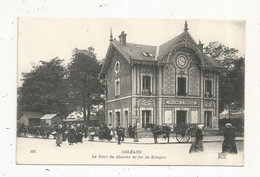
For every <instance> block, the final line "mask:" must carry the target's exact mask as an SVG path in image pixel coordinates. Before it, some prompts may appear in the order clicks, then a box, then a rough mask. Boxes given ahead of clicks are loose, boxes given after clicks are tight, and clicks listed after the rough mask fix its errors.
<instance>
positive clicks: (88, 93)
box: [68, 47, 104, 123]
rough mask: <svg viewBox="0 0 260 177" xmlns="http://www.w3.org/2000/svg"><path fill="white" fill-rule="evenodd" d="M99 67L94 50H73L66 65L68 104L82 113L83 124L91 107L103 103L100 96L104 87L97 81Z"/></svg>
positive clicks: (90, 48)
mask: <svg viewBox="0 0 260 177" xmlns="http://www.w3.org/2000/svg"><path fill="white" fill-rule="evenodd" d="M100 69H101V65H100V64H99V62H98V60H97V59H96V54H95V53H94V48H93V47H89V48H88V49H87V50H79V49H74V50H73V56H72V60H71V62H70V63H69V65H68V73H69V75H68V82H69V89H70V92H69V98H70V104H71V105H73V106H74V107H75V108H77V109H78V110H80V111H82V112H83V117H84V122H85V123H88V122H89V120H90V113H91V109H92V108H93V105H98V104H100V103H102V102H103V99H102V98H101V94H102V93H103V91H104V86H103V85H102V84H101V82H100V81H99V79H98V76H99V72H100Z"/></svg>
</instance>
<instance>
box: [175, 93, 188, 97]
mask: <svg viewBox="0 0 260 177" xmlns="http://www.w3.org/2000/svg"><path fill="white" fill-rule="evenodd" d="M177 95H178V96H187V95H188V94H187V93H183V92H177Z"/></svg>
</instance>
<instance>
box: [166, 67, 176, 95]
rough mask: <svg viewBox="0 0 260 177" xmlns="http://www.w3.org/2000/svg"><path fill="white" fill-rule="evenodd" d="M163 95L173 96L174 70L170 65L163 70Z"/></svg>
mask: <svg viewBox="0 0 260 177" xmlns="http://www.w3.org/2000/svg"><path fill="white" fill-rule="evenodd" d="M163 94H167V95H171V94H172V95H175V68H174V67H173V66H172V65H168V66H167V67H165V68H164V69H163Z"/></svg>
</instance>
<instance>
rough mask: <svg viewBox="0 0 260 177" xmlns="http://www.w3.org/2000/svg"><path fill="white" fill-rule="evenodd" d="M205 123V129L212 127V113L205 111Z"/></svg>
mask: <svg viewBox="0 0 260 177" xmlns="http://www.w3.org/2000/svg"><path fill="white" fill-rule="evenodd" d="M204 117H205V119H204V122H205V127H209V128H211V127H212V111H205V114H204Z"/></svg>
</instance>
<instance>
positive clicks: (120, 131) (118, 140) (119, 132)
mask: <svg viewBox="0 0 260 177" xmlns="http://www.w3.org/2000/svg"><path fill="white" fill-rule="evenodd" d="M116 132H117V142H118V144H119V145H120V144H121V143H120V141H121V138H122V135H123V127H122V126H121V124H119V125H118V127H117V128H116Z"/></svg>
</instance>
